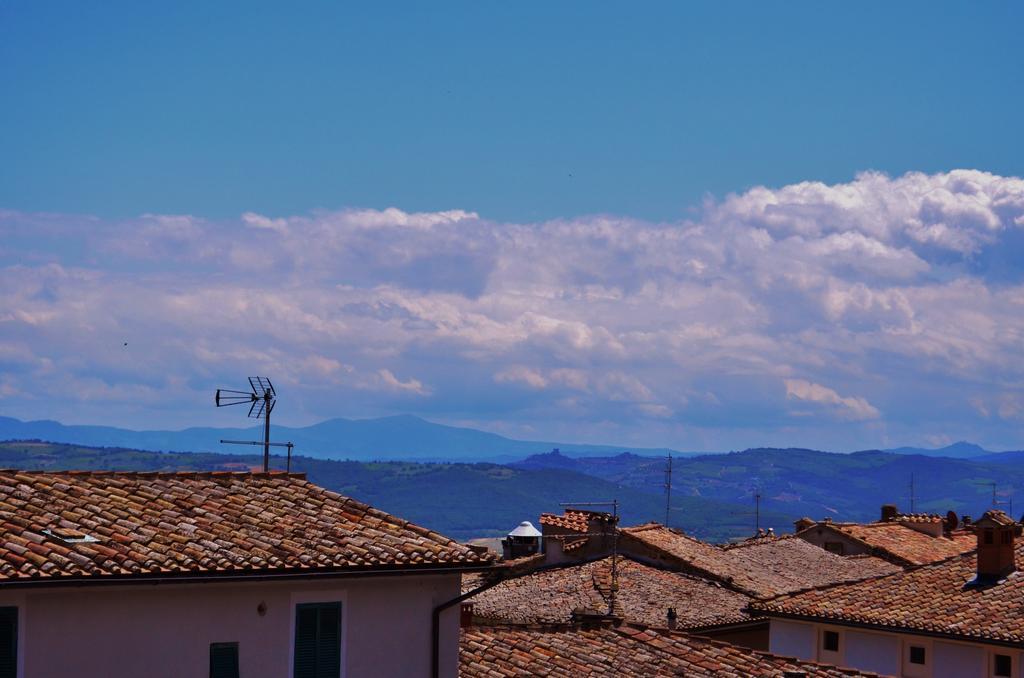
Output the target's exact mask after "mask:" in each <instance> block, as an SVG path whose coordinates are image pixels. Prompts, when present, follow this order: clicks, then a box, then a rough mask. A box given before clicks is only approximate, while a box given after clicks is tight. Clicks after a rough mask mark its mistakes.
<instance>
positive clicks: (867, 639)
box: [843, 631, 901, 676]
mask: <svg viewBox="0 0 1024 678" xmlns="http://www.w3.org/2000/svg"><path fill="white" fill-rule="evenodd" d="M843 640H844V641H845V642H846V648H845V653H844V655H843V660H844V662H845V663H846V665H847V666H856V667H857V668H858V669H861V670H863V671H874V672H875V673H880V674H882V675H884V676H895V675H899V674H900V656H901V655H900V647H901V646H900V639H899V638H897V637H896V636H894V635H886V634H881V633H865V632H862V631H846V632H844V633H843Z"/></svg>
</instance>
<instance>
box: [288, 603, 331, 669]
mask: <svg viewBox="0 0 1024 678" xmlns="http://www.w3.org/2000/svg"><path fill="white" fill-rule="evenodd" d="M340 675H341V603H305V604H302V605H296V606H295V665H294V672H293V676H294V678H338V676H340Z"/></svg>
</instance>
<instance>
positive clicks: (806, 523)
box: [793, 517, 817, 532]
mask: <svg viewBox="0 0 1024 678" xmlns="http://www.w3.org/2000/svg"><path fill="white" fill-rule="evenodd" d="M815 525H817V523H816V522H814V521H813V520H811V519H810V518H806V517H805V518H801V519H800V520H798V521H796V522H795V523H793V529H794V530H795V531H796V532H803V531H804V530H806V529H807V528H808V527H814V526H815Z"/></svg>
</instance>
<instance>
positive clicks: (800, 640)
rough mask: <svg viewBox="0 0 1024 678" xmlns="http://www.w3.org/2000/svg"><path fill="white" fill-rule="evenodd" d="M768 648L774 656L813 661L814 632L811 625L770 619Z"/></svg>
mask: <svg viewBox="0 0 1024 678" xmlns="http://www.w3.org/2000/svg"><path fill="white" fill-rule="evenodd" d="M768 638H769V640H768V648H769V650H770V651H771V652H773V653H775V654H781V655H785V656H787V657H796V658H798V659H815V658H816V657H815V649H816V648H815V642H816V638H817V636H816V631H815V628H814V625H813V624H801V623H799V622H791V621H783V620H781V619H772V620H771V625H770V627H769V630H768Z"/></svg>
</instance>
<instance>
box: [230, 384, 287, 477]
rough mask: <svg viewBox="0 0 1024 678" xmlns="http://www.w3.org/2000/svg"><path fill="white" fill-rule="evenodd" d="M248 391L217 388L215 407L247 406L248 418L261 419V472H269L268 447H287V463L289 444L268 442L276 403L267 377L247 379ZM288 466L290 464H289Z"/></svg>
mask: <svg viewBox="0 0 1024 678" xmlns="http://www.w3.org/2000/svg"><path fill="white" fill-rule="evenodd" d="M249 388H250V389H251V390H249V391H234V390H232V389H228V388H218V389H217V395H216V396H215V397H214V403H215V404H216V405H217V407H229V406H231V405H244V404H245V403H250V405H249V417H250V418H252V419H263V472H264V473H266V472H268V471H269V470H270V447H271V445H273V446H274V447H283V446H285V445H287V446H288V452H289V455H288V456H289V461H290V458H291V454H290V453H291V448H292V446H291V443H272V442H270V413H271V412H273V411H274V404H275V403H276V402H277V393H276V392H275V391H274V385H273V384H272V383H271V382H270V379H269V378H267V377H249ZM221 442H222V443H225V442H226V443H232V444H241V445H252V444H255V445H259V443H258V442H257V443H251V442H249V441H237V440H222V441H221ZM289 465H290V464H289Z"/></svg>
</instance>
